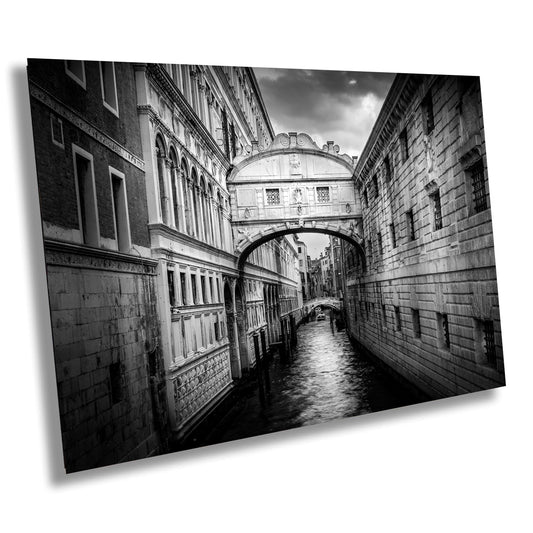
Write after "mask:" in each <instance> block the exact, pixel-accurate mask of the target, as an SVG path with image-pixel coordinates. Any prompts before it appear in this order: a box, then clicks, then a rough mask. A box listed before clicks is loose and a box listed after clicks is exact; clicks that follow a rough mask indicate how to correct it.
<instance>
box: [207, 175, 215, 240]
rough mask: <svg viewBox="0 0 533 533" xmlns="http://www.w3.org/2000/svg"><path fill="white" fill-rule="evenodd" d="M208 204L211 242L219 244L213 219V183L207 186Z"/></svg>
mask: <svg viewBox="0 0 533 533" xmlns="http://www.w3.org/2000/svg"><path fill="white" fill-rule="evenodd" d="M207 205H208V214H209V233H210V235H211V242H212V244H213V245H215V246H217V238H216V231H215V228H214V225H215V224H214V220H213V187H211V184H209V185H208V187H207Z"/></svg>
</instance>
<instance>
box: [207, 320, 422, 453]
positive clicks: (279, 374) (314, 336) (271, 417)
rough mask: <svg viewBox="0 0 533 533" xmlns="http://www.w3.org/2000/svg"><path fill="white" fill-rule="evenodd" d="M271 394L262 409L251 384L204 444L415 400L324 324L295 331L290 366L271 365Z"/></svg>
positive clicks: (257, 395)
mask: <svg viewBox="0 0 533 533" xmlns="http://www.w3.org/2000/svg"><path fill="white" fill-rule="evenodd" d="M270 378H271V392H270V394H269V396H268V398H267V401H266V404H265V405H264V406H262V405H261V402H260V399H259V394H258V391H257V387H256V386H251V387H248V388H247V389H246V390H244V391H241V394H240V396H239V397H238V399H237V401H236V403H235V405H234V406H233V407H232V409H231V411H230V412H229V413H227V415H226V416H225V417H224V419H223V421H222V422H221V423H219V424H218V426H216V427H215V428H214V429H213V431H212V433H211V435H210V436H209V437H208V439H207V442H205V444H213V443H215V442H224V441H228V440H234V439H239V438H244V437H250V436H254V435H261V434H264V433H271V432H274V431H280V430H284V429H289V428H294V427H301V426H306V425H311V424H318V423H322V422H327V421H331V420H336V419H339V418H345V417H349V416H355V415H360V414H364V413H370V412H375V411H380V410H383V409H390V408H394V407H399V406H402V405H408V404H411V403H414V402H415V400H414V398H413V397H411V395H410V394H408V393H407V392H406V391H405V390H403V389H402V388H400V387H399V386H398V384H396V383H395V382H393V381H392V380H391V379H390V378H389V377H388V376H387V375H385V374H383V372H382V371H381V370H380V369H379V368H377V367H376V366H375V365H374V364H373V363H371V362H370V361H368V360H367V359H366V358H364V357H362V356H361V355H360V354H357V353H356V352H355V351H354V349H353V347H352V345H351V343H350V341H349V339H348V336H347V335H346V333H345V332H335V333H332V331H331V328H330V324H329V321H323V322H311V323H309V324H305V325H302V326H301V327H300V328H299V330H298V346H297V348H296V349H295V351H294V353H293V358H292V361H291V363H290V364H288V365H282V364H281V363H280V362H279V361H278V360H277V359H276V360H275V361H274V362H273V363H272V365H271V367H270Z"/></svg>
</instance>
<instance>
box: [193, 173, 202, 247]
mask: <svg viewBox="0 0 533 533" xmlns="http://www.w3.org/2000/svg"><path fill="white" fill-rule="evenodd" d="M191 178H192V179H191V182H192V183H191V187H192V218H193V224H194V236H195V237H196V238H199V237H200V227H201V226H200V215H199V213H200V207H199V201H198V191H199V187H198V175H197V174H196V170H195V169H194V168H193V169H192V172H191Z"/></svg>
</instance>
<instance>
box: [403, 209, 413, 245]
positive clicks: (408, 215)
mask: <svg viewBox="0 0 533 533" xmlns="http://www.w3.org/2000/svg"><path fill="white" fill-rule="evenodd" d="M405 221H406V224H407V239H408V240H410V241H414V240H415V239H416V235H415V220H414V216H413V211H412V210H409V211H406V213H405Z"/></svg>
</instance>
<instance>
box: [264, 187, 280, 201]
mask: <svg viewBox="0 0 533 533" xmlns="http://www.w3.org/2000/svg"><path fill="white" fill-rule="evenodd" d="M266 199H267V205H279V203H280V197H279V189H266Z"/></svg>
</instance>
